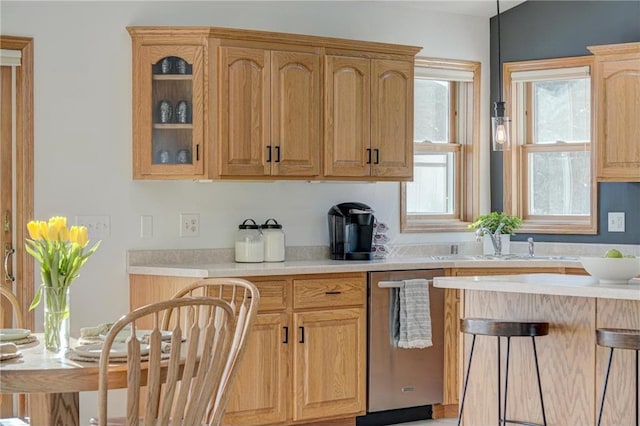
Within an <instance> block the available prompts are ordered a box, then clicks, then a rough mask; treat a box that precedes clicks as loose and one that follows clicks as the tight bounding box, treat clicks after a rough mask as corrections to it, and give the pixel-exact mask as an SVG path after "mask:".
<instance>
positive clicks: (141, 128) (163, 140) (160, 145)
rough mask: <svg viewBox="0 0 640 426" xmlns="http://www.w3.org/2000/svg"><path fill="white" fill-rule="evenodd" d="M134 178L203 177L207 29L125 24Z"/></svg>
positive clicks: (205, 173) (205, 172)
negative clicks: (128, 43)
mask: <svg viewBox="0 0 640 426" xmlns="http://www.w3.org/2000/svg"><path fill="white" fill-rule="evenodd" d="M128 30H129V33H130V34H131V37H132V40H133V177H134V179H185V178H204V177H206V175H207V167H206V161H205V155H206V154H207V153H206V151H207V147H206V146H205V126H206V116H207V110H206V109H207V108H206V107H207V102H206V92H205V85H206V74H205V64H206V61H207V42H208V29H202V28H194V29H189V30H183V31H180V32H179V33H175V32H172V31H170V30H151V29H143V28H128Z"/></svg>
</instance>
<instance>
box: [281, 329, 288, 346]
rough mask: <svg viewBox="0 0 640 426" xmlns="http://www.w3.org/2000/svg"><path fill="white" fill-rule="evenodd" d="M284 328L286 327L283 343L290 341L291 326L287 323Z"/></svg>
mask: <svg viewBox="0 0 640 426" xmlns="http://www.w3.org/2000/svg"><path fill="white" fill-rule="evenodd" d="M282 328H283V329H284V341H283V342H282V343H289V327H287V326H286V325H285V326H284V327H282Z"/></svg>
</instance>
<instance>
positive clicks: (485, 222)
mask: <svg viewBox="0 0 640 426" xmlns="http://www.w3.org/2000/svg"><path fill="white" fill-rule="evenodd" d="M501 223H502V224H503V225H502V228H500V234H501V235H500V240H501V241H502V253H501V254H509V242H510V240H511V238H510V237H511V235H515V230H516V229H518V228H520V227H521V226H522V223H523V222H522V219H520V218H519V217H517V216H510V215H508V214H506V213H504V212H500V213H498V212H491V213H487V214H483V215H480V216H478V217H476V218H475V220H474V221H473V222H472V223H470V224H469V225H468V228H469V229H486V230H488V231H489V232H491V234H495V232H496V230H497V229H498V227H499V226H500V224H501ZM485 234H486V231H484V230H483V231H482V233H481V235H483V236H484V254H491V253H493V252H494V249H493V244H491V239H490V238H489V236H487V235H485Z"/></svg>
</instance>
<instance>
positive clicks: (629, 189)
mask: <svg viewBox="0 0 640 426" xmlns="http://www.w3.org/2000/svg"><path fill="white" fill-rule="evenodd" d="M500 27H501V28H500V31H501V34H502V36H501V56H502V58H501V59H502V62H513V61H526V60H532V59H545V58H557V57H567V56H583V55H590V52H589V51H588V50H587V46H592V45H599V44H614V43H627V42H634V41H640V1H638V0H633V1H543V0H539V1H536V0H527V1H526V2H524V3H522V4H520V5H518V6H516V7H514V8H512V9H509V10H507V11H506V12H503V13H502V14H501V15H500ZM497 49H498V44H497V26H496V18H495V17H493V18H491V99H490V102H491V105H490V107H491V108H492V106H493V102H494V101H497V100H498V68H497V60H498V58H497ZM638 119H639V120H640V117H638ZM635 143H637V144H640V136H639V137H638V140H636V141H635ZM502 199H503V194H502V154H501V153H494V152H492V153H491V209H492V210H499V211H501V210H502ZM608 212H625V213H626V232H624V233H619V232H608V231H607V213H608ZM598 217H599V220H598V222H599V226H598V234H597V235H544V234H536V235H534V238H535V240H536V241H562V242H573V243H580V242H585V243H615V244H640V183H600V184H599V185H598ZM529 236H530V235H525V234H519V235H516V236H515V237H514V240H519V241H521V240H526V238H527V237H529Z"/></svg>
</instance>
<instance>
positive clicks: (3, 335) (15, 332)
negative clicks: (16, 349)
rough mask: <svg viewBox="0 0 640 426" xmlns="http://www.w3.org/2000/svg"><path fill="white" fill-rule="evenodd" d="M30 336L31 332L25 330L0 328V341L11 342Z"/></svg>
mask: <svg viewBox="0 0 640 426" xmlns="http://www.w3.org/2000/svg"><path fill="white" fill-rule="evenodd" d="M30 334H31V330H27V329H26V328H0V341H2V342H11V341H13V340H20V339H24V338H25V337H27V336H28V335H30Z"/></svg>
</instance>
